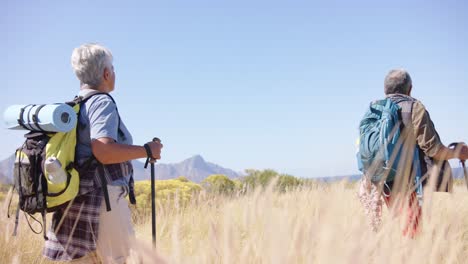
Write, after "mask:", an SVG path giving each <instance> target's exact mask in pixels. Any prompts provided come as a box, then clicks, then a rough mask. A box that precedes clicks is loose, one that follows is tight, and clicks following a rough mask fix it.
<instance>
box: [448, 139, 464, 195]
mask: <svg viewBox="0 0 468 264" xmlns="http://www.w3.org/2000/svg"><path fill="white" fill-rule="evenodd" d="M458 144H460V143H452V144H450V145H449V148H454V149H456V148H457V147H458ZM460 164H461V166H462V169H463V175H464V176H465V183H466V188H467V189H468V171H467V170H466V167H465V160H460Z"/></svg>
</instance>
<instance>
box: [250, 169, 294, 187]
mask: <svg viewBox="0 0 468 264" xmlns="http://www.w3.org/2000/svg"><path fill="white" fill-rule="evenodd" d="M246 172H247V174H248V175H247V176H245V177H244V178H242V179H241V181H242V189H244V190H253V189H255V188H257V187H262V188H265V187H267V186H268V185H269V184H270V183H273V182H275V189H276V190H279V191H282V192H284V191H287V190H289V189H292V188H296V187H298V186H300V185H302V180H300V179H298V178H296V177H294V176H291V175H288V174H279V173H277V172H276V171H274V170H271V169H266V170H263V171H260V170H252V169H249V170H246Z"/></svg>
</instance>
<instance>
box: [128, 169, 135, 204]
mask: <svg viewBox="0 0 468 264" xmlns="http://www.w3.org/2000/svg"><path fill="white" fill-rule="evenodd" d="M128 199H129V200H130V203H131V204H136V198H135V180H134V179H133V175H132V176H131V177H130V181H129V183H128Z"/></svg>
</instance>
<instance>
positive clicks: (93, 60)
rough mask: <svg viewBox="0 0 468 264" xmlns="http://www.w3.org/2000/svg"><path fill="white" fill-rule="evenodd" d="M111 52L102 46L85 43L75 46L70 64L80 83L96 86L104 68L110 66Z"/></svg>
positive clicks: (109, 67)
mask: <svg viewBox="0 0 468 264" xmlns="http://www.w3.org/2000/svg"><path fill="white" fill-rule="evenodd" d="M112 60H113V57H112V53H111V52H110V50H109V49H108V48H106V47H104V46H101V45H99V44H96V43H87V44H83V45H81V46H79V47H78V48H75V49H74V50H73V53H72V56H71V65H72V68H73V71H74V72H75V74H76V77H78V79H79V80H80V82H81V85H88V86H90V87H91V88H96V87H97V86H99V85H100V84H101V82H102V74H103V72H104V70H105V69H106V68H108V69H109V70H110V69H111V67H112Z"/></svg>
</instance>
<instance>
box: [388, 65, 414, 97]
mask: <svg viewBox="0 0 468 264" xmlns="http://www.w3.org/2000/svg"><path fill="white" fill-rule="evenodd" d="M411 86H412V81H411V76H410V75H409V73H408V72H407V71H406V70H404V69H394V70H391V71H390V72H389V73H388V74H387V76H386V77H385V83H384V91H385V94H395V93H399V94H406V95H407V94H409V92H410V89H411Z"/></svg>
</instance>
